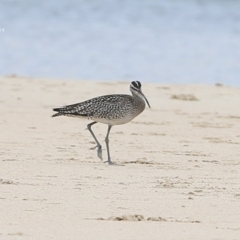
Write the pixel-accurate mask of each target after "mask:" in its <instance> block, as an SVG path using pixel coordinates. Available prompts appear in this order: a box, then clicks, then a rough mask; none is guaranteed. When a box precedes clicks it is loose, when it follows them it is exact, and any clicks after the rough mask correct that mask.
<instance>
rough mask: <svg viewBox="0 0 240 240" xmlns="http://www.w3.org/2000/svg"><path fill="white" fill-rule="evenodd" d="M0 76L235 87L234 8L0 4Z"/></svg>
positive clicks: (229, 3) (238, 54) (175, 3)
mask: <svg viewBox="0 0 240 240" xmlns="http://www.w3.org/2000/svg"><path fill="white" fill-rule="evenodd" d="M0 30H1V31H0V75H10V74H17V75H24V76H32V77H48V78H51V77H52V78H64V79H66V78H70V79H93V80H114V81H115V80H136V79H137V80H143V81H148V82H165V83H209V84H214V83H216V82H218V83H223V84H227V85H233V86H234V85H237V86H240V1H238V0H235V1H234V0H131V1H127V0H101V1H97V0H68V1H57V2H56V1H54V0H41V1H40V0H5V1H3V0H0Z"/></svg>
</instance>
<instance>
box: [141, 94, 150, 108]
mask: <svg viewBox="0 0 240 240" xmlns="http://www.w3.org/2000/svg"><path fill="white" fill-rule="evenodd" d="M141 94H142V96H143V98H144V99H145V101H146V103H147V105H148V107H149V108H151V107H150V104H149V102H148V100H147V98H146V97H145V95H144V94H143V93H142V91H141Z"/></svg>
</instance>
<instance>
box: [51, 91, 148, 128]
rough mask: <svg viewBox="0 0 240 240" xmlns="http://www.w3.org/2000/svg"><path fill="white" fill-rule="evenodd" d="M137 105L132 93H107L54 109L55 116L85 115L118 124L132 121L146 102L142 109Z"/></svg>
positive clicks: (102, 121)
mask: <svg viewBox="0 0 240 240" xmlns="http://www.w3.org/2000/svg"><path fill="white" fill-rule="evenodd" d="M135 105H136V104H135V102H134V99H133V97H132V96H130V95H125V94H114V95H105V96H101V97H96V98H93V99H90V100H87V101H84V102H81V103H76V104H72V105H67V106H64V107H60V108H54V109H53V110H54V111H56V112H58V113H56V114H54V115H53V117H56V116H62V115H63V116H70V117H83V118H88V119H92V120H94V121H97V122H101V123H106V124H110V125H118V124H124V123H127V122H129V121H131V120H132V119H133V118H134V117H136V116H137V115H138V114H139V113H141V112H142V111H143V110H144V108H145V104H144V106H142V107H141V109H137V108H139V107H137V106H135Z"/></svg>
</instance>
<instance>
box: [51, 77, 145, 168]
mask: <svg viewBox="0 0 240 240" xmlns="http://www.w3.org/2000/svg"><path fill="white" fill-rule="evenodd" d="M141 86H142V85H141V83H140V82H139V81H133V82H131V84H130V91H131V92H132V96H131V95H126V94H112V95H105V96H100V97H96V98H92V99H90V100H87V101H84V102H80V103H76V104H71V105H67V106H63V107H59V108H54V109H53V111H56V112H58V113H56V114H54V115H52V117H58V116H68V117H80V118H86V119H91V120H93V122H91V123H89V124H88V125H87V128H88V130H89V132H90V133H91V134H92V136H93V138H94V140H95V142H96V144H97V146H96V147H94V148H97V155H98V157H99V158H100V159H102V146H101V144H100V143H99V141H98V140H97V138H96V136H95V135H94V133H93V131H92V129H91V127H92V125H94V124H96V123H98V122H99V123H104V124H107V125H108V130H107V135H106V138H105V142H106V147H107V157H108V160H107V162H108V163H109V164H113V162H112V161H111V157H110V150H109V133H110V130H111V128H112V126H114V125H120V124H125V123H128V122H130V121H131V120H132V119H133V118H135V117H136V116H138V115H139V114H140V113H141V112H142V111H143V110H144V109H145V101H146V102H147V104H148V106H149V108H150V105H149V102H148V100H147V98H146V97H145V95H144V94H143V92H142V90H141Z"/></svg>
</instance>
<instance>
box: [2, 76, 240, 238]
mask: <svg viewBox="0 0 240 240" xmlns="http://www.w3.org/2000/svg"><path fill="white" fill-rule="evenodd" d="M129 85H130V82H93V81H73V80H65V81H64V80H51V79H31V78H26V77H14V76H12V77H1V78H0V109H1V117H0V132H1V137H0V144H1V148H0V164H1V165H0V213H1V214H0V239H4V240H5V239H34V240H42V239H54V240H55V239H56V240H66V239H84V240H86V239H98V240H102V239H104V240H106V239H114V240H118V239H119V240H120V239H121V240H122V239H124V240H128V239H129V240H130V239H131V240H132V239H138V240H146V239H150V240H155V239H164V240H170V239H172V240H175V239H176V240H188V239H189V240H193V239H194V240H200V239H201V240H206V239H211V240H225V239H231V240H233V239H236V240H238V239H240V107H239V106H240V88H231V87H228V86H222V85H220V84H218V85H214V86H206V85H170V84H169V85H167V84H149V83H142V85H143V87H142V90H143V92H144V94H145V95H146V97H147V98H148V100H149V103H150V105H151V108H150V109H149V108H147V107H146V109H145V111H144V112H143V113H142V114H141V115H139V116H138V117H137V118H135V119H134V120H133V121H132V122H130V123H128V124H125V125H119V126H115V127H113V128H112V131H111V134H110V147H111V156H112V161H113V162H115V163H117V164H119V165H116V166H109V165H107V164H106V163H104V161H105V160H107V155H106V147H105V143H104V138H105V135H106V131H107V125H104V124H96V125H94V126H93V130H94V132H95V134H96V136H97V137H98V139H99V141H100V142H101V143H102V146H103V158H104V161H101V160H100V159H98V157H97V153H96V149H95V150H91V149H90V148H92V147H94V146H95V144H94V141H93V138H92V136H91V135H90V133H89V132H88V131H87V130H86V126H87V124H88V123H89V122H90V121H88V120H82V119H77V118H68V117H58V118H51V115H52V114H53V111H52V108H53V107H59V106H63V105H66V104H72V103H77V102H81V101H84V100H87V99H90V98H92V97H96V96H100V95H106V94H112V93H113V94H114V93H123V94H130V92H129Z"/></svg>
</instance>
